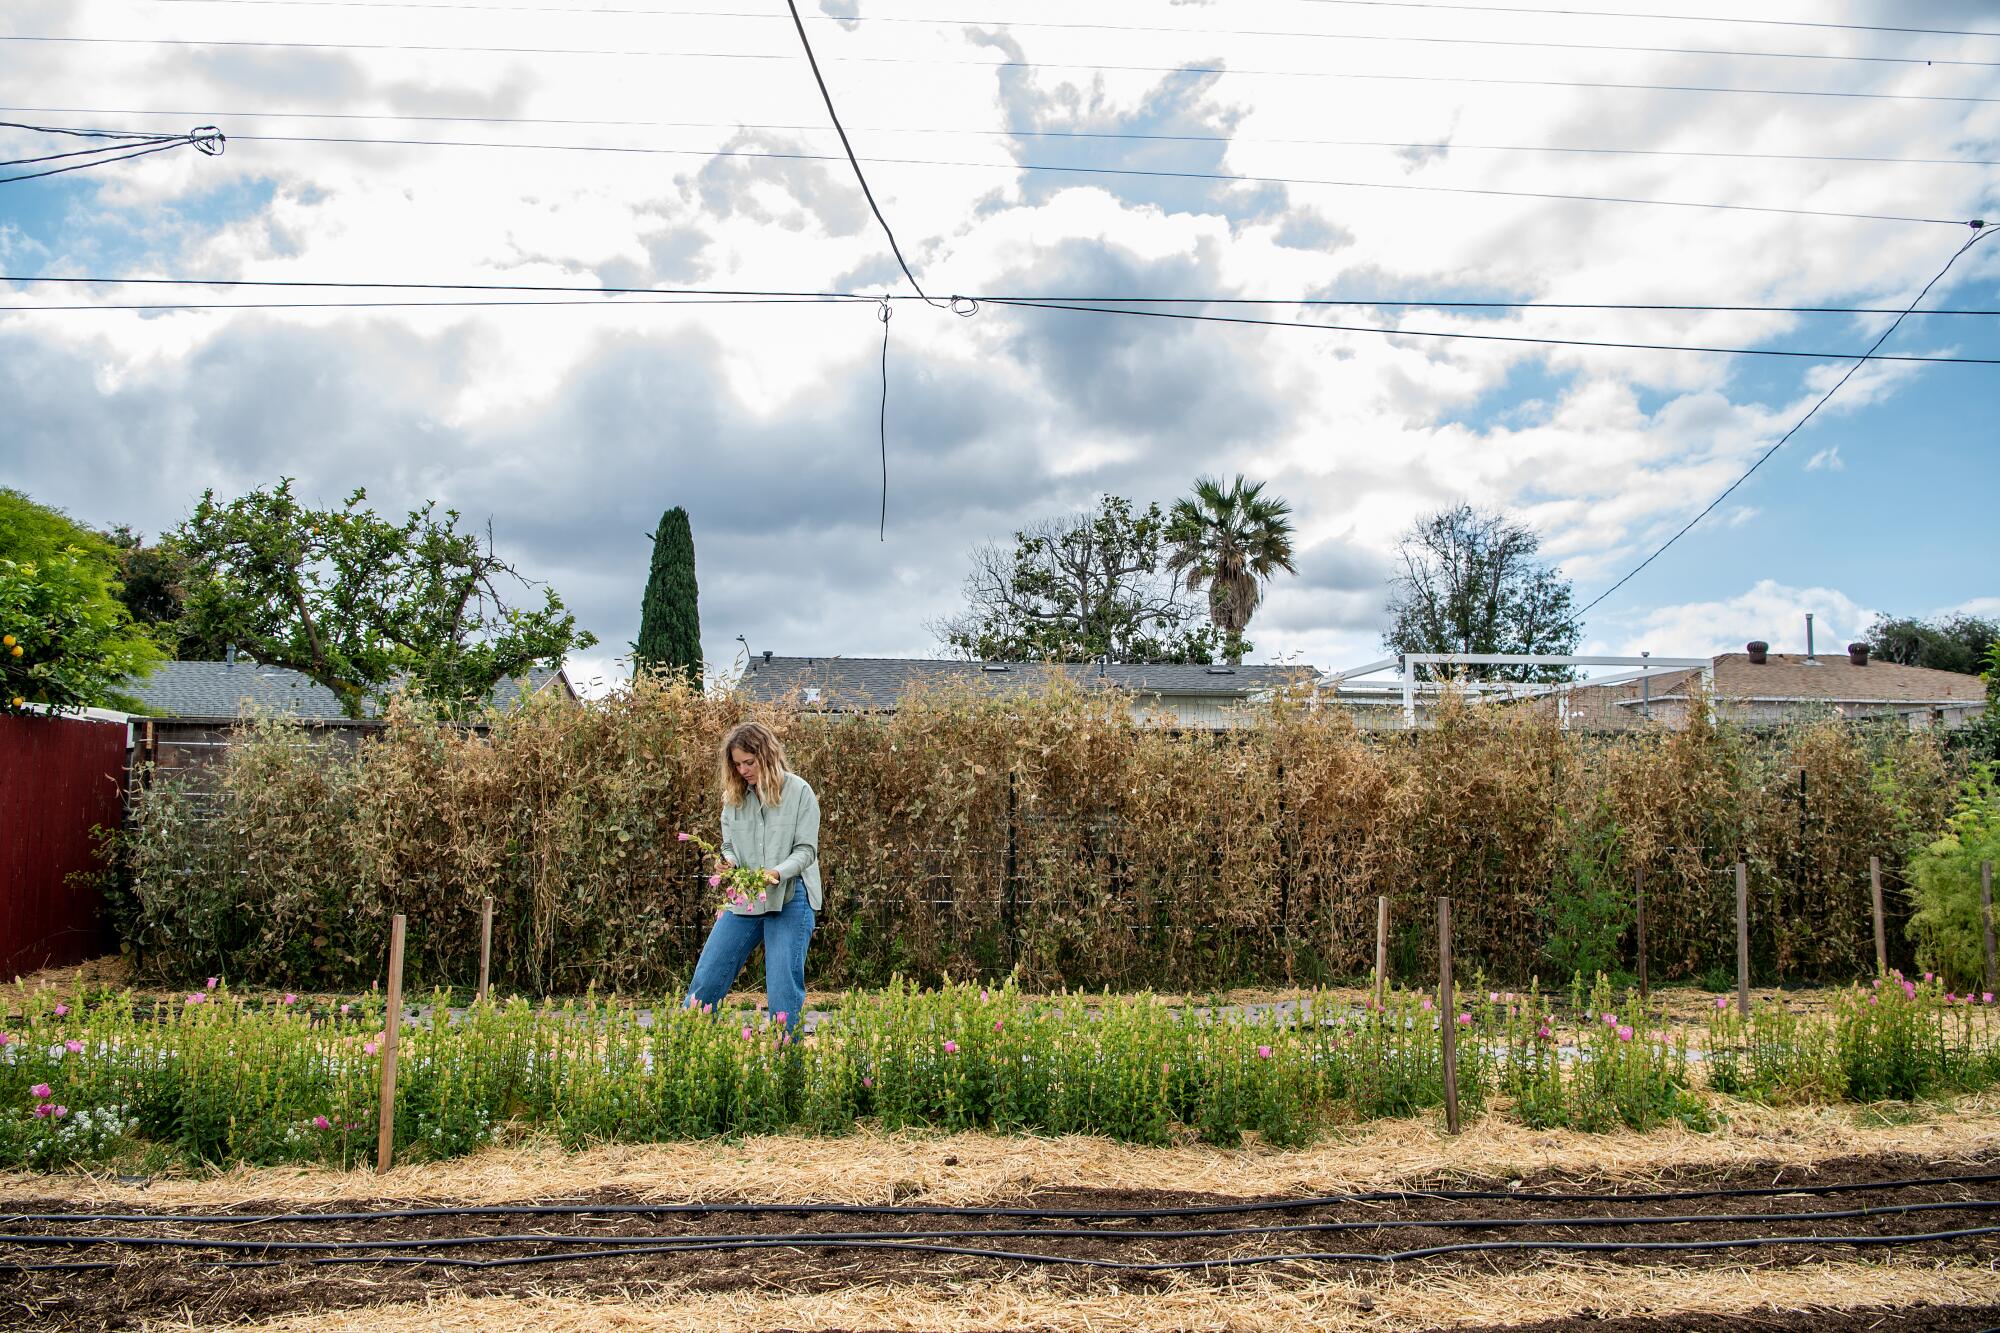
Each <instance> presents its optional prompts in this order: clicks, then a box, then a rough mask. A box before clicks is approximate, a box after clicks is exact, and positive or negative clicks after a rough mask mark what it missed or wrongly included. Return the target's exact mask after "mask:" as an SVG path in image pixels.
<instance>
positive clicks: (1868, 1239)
mask: <svg viewBox="0 0 2000 1333" xmlns="http://www.w3.org/2000/svg"><path fill="white" fill-rule="evenodd" d="M1992 1235H2000V1227H1965V1228H1961V1229H1958V1230H1954V1231H1928V1232H1918V1233H1915V1234H1912V1235H1898V1236H1881V1235H1874V1236H1744V1237H1740V1238H1736V1239H1730V1240H1631V1241H1590V1240H1493V1241H1464V1242H1459V1243H1456V1244H1451V1245H1427V1246H1424V1247H1422V1248H1420V1249H1414V1250H1398V1251H1395V1252H1393V1253H1389V1254H1377V1253H1372V1252H1369V1251H1365V1250H1364V1251H1358V1252H1354V1253H1342V1252H1338V1251H1317V1250H1309V1251H1305V1252H1301V1253H1280V1254H1246V1255H1231V1256H1227V1257H1222V1258H1215V1259H1175V1260H1137V1259H1096V1258H1083V1257H1079V1256H1074V1255H1062V1254H1037V1253H1035V1252H1033V1251H1025V1250H988V1249H981V1248H978V1247H975V1246H969V1245H931V1244H911V1243H909V1242H905V1241H881V1240H855V1239H840V1240H800V1239H797V1238H794V1237H784V1236H776V1237H751V1236H741V1237H734V1238H731V1239H728V1240H721V1241H712V1242H704V1243H702V1244H698V1245H662V1246H633V1247H630V1248H620V1249H610V1250H582V1251H577V1252H574V1253H569V1254H560V1253H559V1254H520V1255H508V1256H504V1257H502V1258H498V1259H454V1258H451V1257H449V1256H444V1255H433V1254H382V1255H330V1256H326V1257H323V1258H318V1259H309V1260H306V1261H305V1262H307V1263H308V1264H313V1265H336V1264H371V1265H381V1264H401V1265H404V1266H411V1267H421V1268H518V1267H523V1266H526V1265H528V1264H550V1263H577V1262H582V1261H583V1260H586V1259H617V1258H629V1257H632V1256H637V1255H649V1254H704V1253H718V1252H722V1251H727V1250H756V1249H851V1250H891V1251H896V1250H900V1251H908V1252H910V1253H913V1254H938V1255H952V1256H959V1257H964V1258H973V1259H997V1260H1002V1261H1005V1262H1011V1263H1027V1264H1054V1265H1058V1266H1063V1267H1071V1268H1095V1269H1106V1270H1113V1271H1118V1272H1128V1273H1171V1272H1186V1271H1190V1270H1193V1269H1198V1268H1199V1269H1214V1268H1247V1267H1252V1266H1261V1265H1268V1264H1286V1263H1341V1264H1396V1263H1407V1262H1410V1261H1412V1260H1417V1259H1435V1258H1440V1257H1443V1256H1446V1255H1455V1254H1490V1253H1497V1252H1505V1251H1535V1252H1542V1253H1567V1254H1579V1253H1588V1254H1609V1253H1617V1252H1625V1251H1643V1252H1675V1253H1700V1252H1705V1251H1718V1250H1745V1249H1761V1248H1766V1247H1770V1246H1776V1245H1805V1246H1821V1245H1854V1246H1876V1247H1886V1246H1898V1245H1922V1244H1928V1243H1932V1242H1936V1241H1947V1240H1969V1239H1973V1238H1976V1237H1981V1236H1992ZM194 1262H196V1263H199V1264H202V1265H203V1266H204V1267H212V1268H276V1267H282V1266H284V1265H285V1264H287V1263H288V1262H290V1261H288V1260H284V1259H209V1260H199V1259H198V1260H195V1261H194ZM121 1266H122V1265H120V1264H117V1263H60V1264H8V1265H4V1266H0V1272H22V1273H43V1272H80V1271H86V1270H95V1271H103V1270H107V1269H116V1268H119V1267H121Z"/></svg>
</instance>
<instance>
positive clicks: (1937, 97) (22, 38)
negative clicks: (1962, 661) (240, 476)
mask: <svg viewBox="0 0 2000 1333" xmlns="http://www.w3.org/2000/svg"><path fill="white" fill-rule="evenodd" d="M0 41H5V42H66V43H81V44H88V45H104V46H186V47H222V48H254V49H257V50H280V51H415V52H426V53H448V54H454V55H540V56H610V57H623V58H634V59H659V60H789V59H792V57H790V56H786V55H782V54H779V53H777V52H767V51H663V50H645V51H641V50H625V49H621V48H616V47H567V46H456V45H450V44H441V43H421V42H275V41H250V40H245V39H240V38H225V39H216V38H191V37H72V36H55V35H39V34H0ZM829 63H838V64H865V65H925V66H933V67H935V66H954V67H963V68H974V69H1024V70H1038V69H1053V70H1088V71H1092V72H1095V73H1136V74H1164V75H1168V76H1170V77H1176V78H1205V77H1207V76H1208V75H1211V74H1234V75H1239V76H1242V75H1249V76H1254V77H1259V78H1287V79H1342V80H1348V81H1353V80H1368V81H1373V82H1390V83H1463V84H1474V85H1484V86H1493V87H1503V88H1597V89H1609V90H1618V91H1626V92H1663V93H1714V94H1725V95H1731V96H1736V95H1741V96H1756V97H1830V98H1839V99H1846V100H1858V101H1884V102H1952V103H1965V104H1977V103H1990V102H2000V97H1971V96H1964V95H1956V94H1942V93H1876V92H1855V91H1852V90H1845V89H1824V88H1731V87H1724V86H1720V85H1711V84H1692V83H1627V82H1621V81H1618V80H1612V79H1509V78H1501V77H1498V76H1492V75H1464V74H1385V73H1382V72H1379V71H1376V70H1316V69H1312V70H1308V69H1245V68H1238V67H1235V66H1229V65H1109V64H1092V63H1086V62H1080V61H1050V60H944V59H930V58H923V57H916V56H835V57H831V58H830V60H829Z"/></svg>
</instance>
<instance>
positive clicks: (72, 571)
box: [0, 488, 160, 712]
mask: <svg viewBox="0 0 2000 1333" xmlns="http://www.w3.org/2000/svg"><path fill="white" fill-rule="evenodd" d="M120 591H121V589H120V585H119V582H118V564H117V552H116V550H115V549H114V548H113V546H112V544H111V543H110V542H108V541H107V540H105V538H104V537H103V536H102V535H100V534H98V533H95V532H92V531H91V530H90V529H88V528H86V527H84V526H82V525H81V524H79V523H77V522H75V521H74V520H72V519H70V518H69V517H68V516H67V515H66V514H64V513H63V512H62V511H61V510H58V509H52V508H50V507H48V506H47V505H42V504H37V503H36V502H35V501H33V500H31V499H29V498H28V497H27V496H26V495H23V494H22V493H21V492H19V491H16V490H10V489H6V488H0V709H5V710H8V711H15V710H18V709H20V708H21V707H22V706H23V705H26V704H46V705H49V706H51V707H57V708H76V707H91V706H104V707H110V708H119V709H123V710H126V711H129V712H138V711H142V705H141V704H140V703H139V701H138V700H137V699H136V698H134V697H133V696H132V695H130V694H129V693H127V692H126V690H125V688H124V686H125V684H126V682H127V681H128V680H129V679H130V678H131V677H134V676H144V675H145V674H146V673H147V672H149V671H151V670H152V668H153V665H154V663H156V662H158V661H159V658H160V651H159V648H158V646H157V645H156V644H155V643H154V641H153V639H152V637H151V636H150V635H148V634H147V632H146V630H145V629H144V628H143V627H141V626H138V625H135V624H133V623H132V616H131V613H130V612H129V611H127V610H126V608H125V605H124V603H123V602H122V601H121V600H120V599H119V593H120Z"/></svg>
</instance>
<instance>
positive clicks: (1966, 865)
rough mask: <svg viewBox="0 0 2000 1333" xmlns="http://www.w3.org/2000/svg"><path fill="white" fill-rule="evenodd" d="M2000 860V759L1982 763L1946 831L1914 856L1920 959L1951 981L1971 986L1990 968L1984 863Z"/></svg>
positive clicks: (1913, 931)
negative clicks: (1983, 902)
mask: <svg viewBox="0 0 2000 1333" xmlns="http://www.w3.org/2000/svg"><path fill="white" fill-rule="evenodd" d="M1984 862H2000V765H1994V764H1987V763H1982V764H1978V765H1976V766H1975V767H1974V770H1973V773H1972V776H1970V777H1968V778H1967V779H1966V780H1965V783H1964V785H1963V787H1962V788H1961V789H1960V793H1959V799H1958V804H1957V807H1956V808H1955V809H1954V810H1953V812H1952V815H1951V818H1950V819H1949V820H1947V821H1946V824H1945V833H1944V836H1943V837H1941V838H1939V839H1937V840H1936V841H1935V842H1932V843H1930V844H1929V845H1928V846H1926V847H1925V848H1924V849H1923V850H1922V851H1921V852H1919V853H1918V854H1917V855H1916V856H1915V857H1913V858H1912V859H1911V861H1910V868H1909V878H1910V897H1911V899H1912V901H1913V902H1914V904H1915V906H1916V912H1915V914H1914V915H1912V916H1911V918H1910V936H1911V938H1912V939H1914V940H1915V941H1916V942H1917V959H1918V961H1919V963H1921V964H1922V966H1923V967H1924V968H1926V969H1928V970H1930V971H1933V972H1937V973H1940V974H1942V975H1943V976H1944V977H1945V979H1946V981H1947V984H1950V985H1956V986H1959V987H1962V988H1970V987H1972V986H1974V985H1975V984H1976V983H1978V982H1979V981H1981V980H1982V979H1983V977H1984V975H1985V971H1986V945H1985V927H1984V922H1983V919H1982V917H1981V914H1980V899H1979V894H1980V866H1981V864H1982V863H1984Z"/></svg>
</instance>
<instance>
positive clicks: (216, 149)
mask: <svg viewBox="0 0 2000 1333" xmlns="http://www.w3.org/2000/svg"><path fill="white" fill-rule="evenodd" d="M0 128H4V129H14V130H28V131H30V132H32V133H36V134H60V135H68V136H70V137H74V138H85V139H104V140H107V141H108V142H106V143H105V144H103V145H102V146H100V147H97V148H80V149H76V150H74V151H72V152H63V153H45V154H42V155H41V156H39V157H17V158H12V159H9V160H7V161H4V162H0V167H14V166H30V165H35V164H38V163H42V162H55V161H62V160H66V159H68V158H74V157H86V158H89V159H90V160H89V161H87V162H70V163H69V164H68V165H67V166H61V167H49V168H47V169H45V170H42V171H24V172H21V173H19V174H18V175H13V176H0V185H12V184H14V183H15V182H17V181H31V180H40V179H41V178H42V177H44V176H60V175H62V174H63V173H65V172H70V171H84V170H86V169H88V168H90V167H103V166H109V165H111V164H112V163H114V162H128V161H130V160H131V159H133V158H135V157H147V156H150V155H151V154H153V153H164V152H166V151H167V150H168V149H171V148H183V147H187V148H193V149H196V150H197V151H199V152H200V153H201V154H202V155H203V156H205V157H215V156H218V155H219V154H220V153H221V152H222V149H223V145H224V144H225V142H226V140H225V138H224V136H223V133H222V131H221V130H218V129H217V128H215V126H213V125H202V126H198V127H197V128H195V129H193V130H190V131H188V132H187V133H186V134H174V135H151V136H148V135H141V134H133V133H127V132H124V131H116V130H81V129H69V128H64V127H60V126H44V125H21V124H16V123H15V122H13V121H0Z"/></svg>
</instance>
